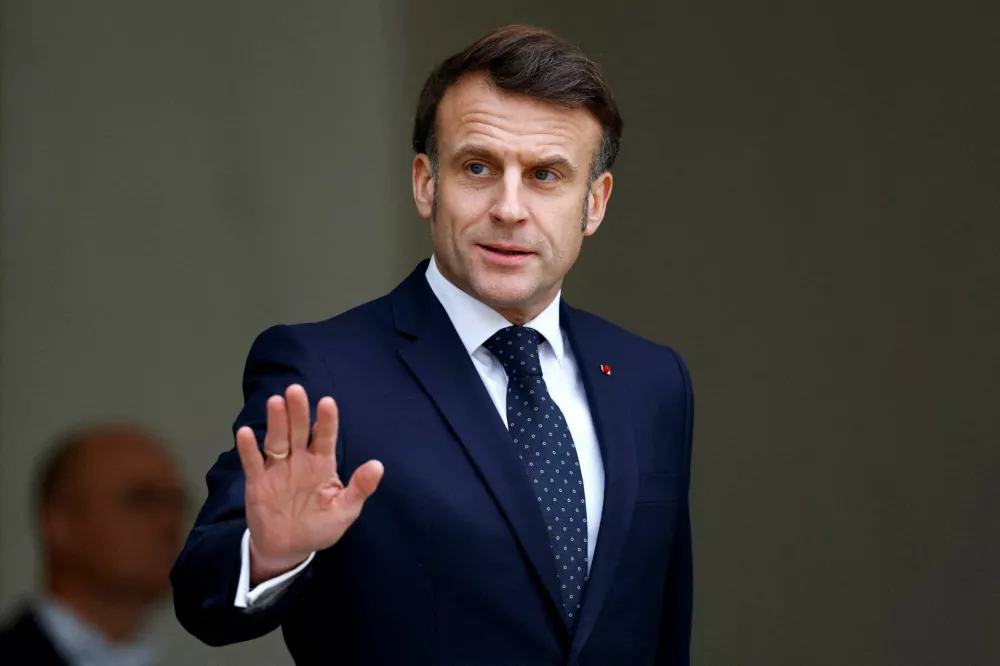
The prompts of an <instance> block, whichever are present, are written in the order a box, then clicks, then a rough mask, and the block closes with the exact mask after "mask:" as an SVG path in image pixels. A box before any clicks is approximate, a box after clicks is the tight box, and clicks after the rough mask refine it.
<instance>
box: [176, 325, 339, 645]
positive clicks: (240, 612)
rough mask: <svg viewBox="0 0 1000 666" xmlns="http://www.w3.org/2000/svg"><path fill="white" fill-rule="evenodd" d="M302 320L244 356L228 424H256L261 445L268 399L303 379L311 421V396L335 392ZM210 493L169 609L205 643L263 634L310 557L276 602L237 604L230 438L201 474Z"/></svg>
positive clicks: (239, 478) (236, 486) (239, 486)
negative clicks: (237, 407)
mask: <svg viewBox="0 0 1000 666" xmlns="http://www.w3.org/2000/svg"><path fill="white" fill-rule="evenodd" d="M299 331H300V327H288V326H276V327H274V328H270V329H268V330H266V331H264V332H263V333H261V334H260V335H259V336H258V337H257V339H256V340H255V341H254V343H253V345H252V346H251V348H250V353H249V354H248V356H247V361H246V367H245V369H244V373H243V401H244V404H243V409H242V410H241V412H240V414H239V416H238V417H237V418H236V421H235V423H234V424H233V432H234V434H235V432H236V431H237V430H238V429H239V428H241V427H242V426H250V427H251V428H253V430H254V432H255V434H256V436H257V441H258V443H259V445H260V446H263V442H264V435H265V432H266V426H267V406H266V405H267V400H268V398H270V397H271V396H272V395H279V394H280V395H283V394H284V392H285V389H286V388H287V387H288V386H289V385H290V384H296V383H297V384H301V385H302V386H303V387H304V388H305V390H306V393H307V394H308V396H309V401H310V411H311V417H312V419H313V421H314V422H315V418H316V403H317V402H318V401H319V399H320V398H321V397H323V396H325V395H333V393H332V386H331V385H330V380H329V374H328V373H327V372H326V368H325V366H324V365H323V362H322V360H320V359H317V358H316V357H315V354H312V353H310V350H309V347H308V345H306V344H304V343H303V341H302V340H301V339H300V338H301V337H302V336H301V334H300V332H299ZM206 481H207V483H208V498H207V499H206V500H205V504H204V505H203V506H202V508H201V511H200V512H199V513H198V517H197V519H196V520H195V524H194V527H193V529H192V530H191V533H190V535H189V536H188V539H187V543H185V545H184V548H183V550H182V551H181V554H180V556H179V557H178V559H177V562H176V563H175V564H174V567H173V570H172V571H171V573H170V579H171V582H172V584H173V592H174V595H173V597H174V610H175V612H176V614H177V619H178V621H180V623H181V625H182V626H183V627H184V628H185V629H186V630H187V631H188V632H190V633H191V634H192V635H194V636H195V637H197V638H198V639H200V640H201V641H203V642H205V643H207V644H209V645H228V644H230V643H237V642H240V641H246V640H250V639H253V638H257V637H259V636H263V635H264V634H267V633H269V632H271V631H273V630H274V629H276V628H278V626H280V625H281V623H282V621H283V620H284V618H285V617H286V616H287V615H288V614H289V611H290V609H291V608H292V607H293V605H294V604H295V601H296V598H297V597H298V592H299V590H300V589H301V588H302V586H303V585H304V584H307V582H308V580H309V579H310V577H311V574H312V567H313V566H314V565H313V564H310V566H309V567H307V568H306V569H305V570H304V571H303V572H302V573H301V574H299V575H298V576H297V577H296V579H295V580H294V581H293V582H292V583H291V584H290V585H289V587H288V588H287V589H286V590H285V591H284V592H283V593H282V595H281V596H280V598H278V599H276V600H275V602H274V603H273V604H267V605H266V606H265V607H264V608H260V609H257V608H252V609H241V608H237V607H236V605H235V603H234V602H235V596H236V588H237V583H238V581H239V574H240V565H241V548H240V547H241V541H242V538H243V533H244V531H245V530H246V527H247V523H246V514H245V503H244V501H245V478H244V475H243V467H242V465H241V463H240V458H239V454H238V452H237V451H236V448H235V446H234V447H233V448H231V449H229V450H228V451H226V452H225V453H223V454H221V455H220V456H219V458H218V460H217V461H216V463H215V465H213V466H212V469H211V470H209V472H208V475H207V477H206Z"/></svg>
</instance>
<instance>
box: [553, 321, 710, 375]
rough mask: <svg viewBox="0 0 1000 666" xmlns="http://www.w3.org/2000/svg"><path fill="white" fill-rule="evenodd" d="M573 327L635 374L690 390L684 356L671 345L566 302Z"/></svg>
mask: <svg viewBox="0 0 1000 666" xmlns="http://www.w3.org/2000/svg"><path fill="white" fill-rule="evenodd" d="M567 314H568V315H569V318H570V320H571V322H572V327H573V328H574V329H577V332H578V334H579V335H581V336H587V337H588V338H589V339H590V340H591V341H594V342H596V343H597V344H598V345H600V347H602V348H604V349H606V350H608V352H609V353H610V354H611V355H613V356H614V357H616V358H617V359H619V363H620V364H621V365H624V366H625V368H626V369H628V370H635V371H641V372H634V373H633V372H630V374H632V375H633V376H642V377H646V378H650V379H654V378H655V379H659V380H661V381H663V380H666V381H668V383H670V384H676V383H679V384H681V385H682V387H684V388H685V389H686V390H690V384H691V379H690V375H689V373H688V369H687V365H686V364H685V363H684V359H683V358H682V356H681V355H680V353H678V352H677V350H676V349H674V348H673V347H671V346H669V345H665V344H661V343H658V342H654V341H652V340H649V339H647V338H644V337H642V336H640V335H637V334H636V333H633V332H631V331H628V330H626V329H624V328H622V327H621V326H619V325H618V324H615V323H613V322H610V321H608V320H607V319H604V318H603V317H599V316H597V315H595V314H593V313H590V312H586V311H584V310H578V309H576V308H572V307H569V306H567Z"/></svg>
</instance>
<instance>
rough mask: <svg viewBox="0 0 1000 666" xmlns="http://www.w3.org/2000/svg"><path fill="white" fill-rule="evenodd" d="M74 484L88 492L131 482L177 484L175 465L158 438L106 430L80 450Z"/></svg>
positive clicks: (111, 490)
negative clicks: (101, 435)
mask: <svg viewBox="0 0 1000 666" xmlns="http://www.w3.org/2000/svg"><path fill="white" fill-rule="evenodd" d="M77 483H78V484H79V486H80V489H81V490H82V491H84V492H89V493H103V492H116V491H117V490H119V489H121V488H124V487H128V486H132V485H148V484H153V485H159V486H176V485H178V484H179V478H178V473H177V468H176V466H175V464H174V461H173V460H172V459H171V458H170V456H169V455H168V454H167V453H166V451H165V450H164V449H163V447H162V446H161V445H160V444H159V442H158V441H156V440H155V439H153V438H152V437H149V436H148V435H145V434H144V433H137V432H121V433H109V434H108V435H106V436H104V437H102V438H100V439H96V440H95V441H92V442H89V443H88V444H87V445H85V446H84V450H83V451H81V453H80V461H79V469H78V474H77Z"/></svg>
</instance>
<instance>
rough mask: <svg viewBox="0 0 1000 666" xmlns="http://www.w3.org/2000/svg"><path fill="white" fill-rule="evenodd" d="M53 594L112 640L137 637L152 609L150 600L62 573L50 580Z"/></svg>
mask: <svg viewBox="0 0 1000 666" xmlns="http://www.w3.org/2000/svg"><path fill="white" fill-rule="evenodd" d="M49 595H50V596H51V597H52V598H53V599H54V600H55V601H57V602H59V603H61V604H63V605H64V606H66V607H67V608H69V609H70V610H72V611H73V613H74V614H75V615H76V616H77V617H79V618H80V619H81V620H82V621H83V622H85V623H86V624H89V625H90V626H92V627H94V628H95V629H97V630H98V631H100V632H101V633H102V634H103V635H104V637H105V638H107V640H108V641H109V642H112V643H128V642H131V641H133V640H135V638H136V635H137V634H138V633H139V630H140V628H141V627H142V625H143V623H144V621H145V619H146V615H147V613H148V612H149V604H148V603H147V602H146V601H143V600H141V599H137V598H135V597H127V596H124V595H120V594H114V593H109V591H108V590H104V589H96V588H95V587H94V586H91V585H88V584H86V583H83V582H82V581H77V580H72V579H67V578H61V577H59V576H53V577H52V579H51V580H50V581H49Z"/></svg>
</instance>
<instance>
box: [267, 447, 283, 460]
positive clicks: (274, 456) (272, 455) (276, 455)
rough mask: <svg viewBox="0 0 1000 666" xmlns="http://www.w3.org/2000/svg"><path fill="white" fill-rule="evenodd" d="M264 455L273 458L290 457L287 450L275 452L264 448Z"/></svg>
mask: <svg viewBox="0 0 1000 666" xmlns="http://www.w3.org/2000/svg"><path fill="white" fill-rule="evenodd" d="M264 455H265V456H267V457H268V458H270V459H271V460H284V459H285V458H287V457H288V451H285V452H284V453H275V452H274V451H271V450H269V449H264Z"/></svg>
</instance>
